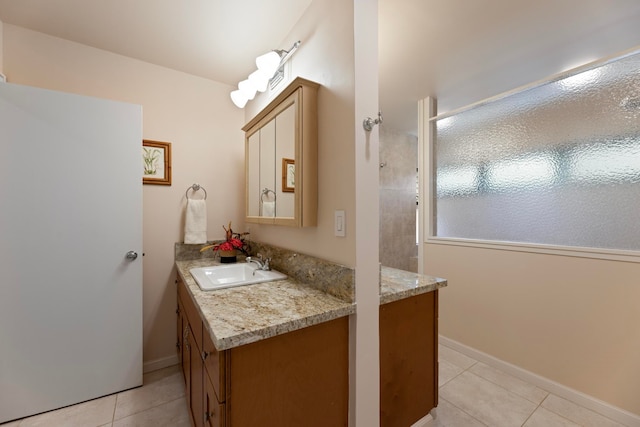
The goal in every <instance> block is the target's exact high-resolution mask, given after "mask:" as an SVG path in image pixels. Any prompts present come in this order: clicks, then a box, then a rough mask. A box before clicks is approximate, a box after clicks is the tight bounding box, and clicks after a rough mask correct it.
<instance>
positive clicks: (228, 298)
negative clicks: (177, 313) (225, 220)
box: [176, 258, 356, 351]
mask: <svg viewBox="0 0 640 427" xmlns="http://www.w3.org/2000/svg"><path fill="white" fill-rule="evenodd" d="M216 264H219V263H218V262H215V261H214V260H213V259H211V258H209V259H207V258H204V259H196V260H186V261H176V268H177V270H178V274H179V275H180V277H181V278H182V280H183V281H184V283H185V284H186V285H187V288H188V289H189V291H190V293H191V296H192V297H193V299H194V301H195V303H196V307H197V308H198V310H199V311H200V315H201V317H202V318H203V319H204V322H203V325H204V328H205V330H206V331H208V332H209V334H210V336H211V339H212V341H213V344H214V345H215V347H216V349H218V350H219V351H222V350H227V349H230V348H233V347H238V346H241V345H244V344H249V343H252V342H255V341H260V340H262V339H265V338H270V337H273V336H276V335H280V334H284V333H287V332H291V331H295V330H297V329H302V328H304V327H307V326H311V325H315V324H319V323H322V322H326V321H329V320H333V319H337V318H340V317H344V316H348V315H351V314H353V313H355V311H356V307H355V303H352V302H347V301H344V300H342V299H339V298H337V297H335V296H332V295H330V294H328V293H326V292H323V291H322V290H319V289H315V288H313V287H310V286H307V285H305V284H303V283H300V282H298V281H296V280H293V279H292V278H287V279H285V280H277V281H273V282H266V283H257V284H253V285H247V286H238V287H234V288H226V289H219V290H215V291H203V290H201V289H200V287H199V286H198V284H197V283H196V281H195V280H194V279H193V277H192V276H191V273H189V270H190V269H192V268H196V267H207V266H211V265H216Z"/></svg>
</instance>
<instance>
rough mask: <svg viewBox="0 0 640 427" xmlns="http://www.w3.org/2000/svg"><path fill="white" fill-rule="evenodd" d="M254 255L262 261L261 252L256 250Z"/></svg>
mask: <svg viewBox="0 0 640 427" xmlns="http://www.w3.org/2000/svg"><path fill="white" fill-rule="evenodd" d="M256 256H257V257H258V259H259V260H260V261H262V254H261V253H260V252H258V253H257V254H256Z"/></svg>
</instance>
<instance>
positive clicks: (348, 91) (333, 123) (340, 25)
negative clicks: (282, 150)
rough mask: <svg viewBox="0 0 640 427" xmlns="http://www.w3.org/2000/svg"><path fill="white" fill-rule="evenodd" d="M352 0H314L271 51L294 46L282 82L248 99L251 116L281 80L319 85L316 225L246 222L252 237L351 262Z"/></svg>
mask: <svg viewBox="0 0 640 427" xmlns="http://www.w3.org/2000/svg"><path fill="white" fill-rule="evenodd" d="M353 22H354V13H353V2H345V1H340V0H315V1H313V2H312V3H311V5H310V6H309V8H308V9H307V11H306V12H305V14H304V15H303V17H302V18H301V19H300V20H299V21H298V23H297V24H296V25H295V26H294V27H293V29H292V30H291V32H290V33H289V36H287V38H286V39H285V40H283V41H282V43H281V44H280V45H279V46H274V47H273V48H274V49H289V48H290V47H291V46H292V45H293V43H294V42H295V41H297V40H300V41H302V44H301V46H300V48H299V49H298V50H297V51H296V53H295V54H294V55H293V57H292V58H291V59H290V60H289V62H288V63H287V72H288V75H287V81H285V82H283V83H280V85H279V86H278V87H277V88H276V89H275V90H274V92H273V93H269V92H265V93H264V94H262V95H258V96H256V98H255V99H254V100H253V101H249V103H248V104H247V106H246V107H245V120H246V121H249V120H250V119H251V118H253V117H254V116H255V115H256V114H257V113H258V112H259V111H260V110H261V109H262V108H264V106H265V105H267V104H268V103H269V101H270V100H271V99H273V98H274V97H275V95H276V94H277V93H279V92H280V91H281V90H282V89H283V88H284V87H286V85H287V82H288V81H290V80H292V79H293V78H295V77H297V76H300V77H304V78H306V79H309V80H312V81H315V82H317V83H319V84H321V85H322V87H321V88H320V91H319V93H318V127H319V131H318V178H319V180H318V226H317V227H309V228H304V229H295V228H289V227H283V226H270V225H259V224H251V226H250V229H251V234H252V236H253V237H254V238H255V239H257V240H261V241H264V242H267V243H272V244H274V245H278V246H282V247H285V248H288V249H293V250H298V251H300V252H303V253H307V254H311V255H315V256H318V257H320V258H324V259H327V260H330V261H335V262H339V263H342V264H345V265H348V266H352V267H353V266H355V233H354V231H355V173H354V164H355V159H354V156H355V153H354V120H355V119H354V117H355V116H354V86H355V80H354V59H353V58H354V43H353V33H354V30H353V28H354V26H353ZM336 209H343V210H345V212H346V220H347V228H346V231H347V235H346V237H335V236H334V235H333V220H334V210H336Z"/></svg>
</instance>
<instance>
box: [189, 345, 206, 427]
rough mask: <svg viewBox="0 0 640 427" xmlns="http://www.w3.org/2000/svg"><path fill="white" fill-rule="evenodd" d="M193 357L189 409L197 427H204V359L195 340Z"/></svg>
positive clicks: (190, 354) (191, 353) (192, 347)
mask: <svg viewBox="0 0 640 427" xmlns="http://www.w3.org/2000/svg"><path fill="white" fill-rule="evenodd" d="M189 356H190V357H191V362H190V375H191V379H190V381H189V383H190V389H189V395H190V398H189V408H190V410H191V413H192V414H193V421H194V425H195V426H196V427H200V426H202V425H204V417H203V415H204V410H203V408H202V406H203V405H202V399H203V387H202V374H203V371H202V357H201V352H200V349H199V348H198V346H197V345H196V344H195V340H194V341H193V342H192V343H191V350H190V352H189Z"/></svg>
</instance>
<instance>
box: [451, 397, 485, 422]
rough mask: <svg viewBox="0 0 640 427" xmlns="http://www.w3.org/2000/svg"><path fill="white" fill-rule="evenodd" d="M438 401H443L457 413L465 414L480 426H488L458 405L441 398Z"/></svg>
mask: <svg viewBox="0 0 640 427" xmlns="http://www.w3.org/2000/svg"><path fill="white" fill-rule="evenodd" d="M440 399H442V400H444V401H445V402H447V403H448V404H449V405H451V406H453V407H454V408H456V409H457V410H458V411H460V412H462V413H463V414H467V415H468V416H469V417H471V418H472V419H474V420H475V421H477V422H479V423H480V424H482V425H483V426H486V427H489V425H488V424H485V423H484V422H483V421H480V420H479V419H478V418H476V417H475V416H474V415H471V414H470V413H468V412H467V411H465V410H464V409H462V408H460V407H459V406H458V405H456V404H454V403H453V402H451V401H449V400H447V399H445V398H444V397H441V398H440Z"/></svg>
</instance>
